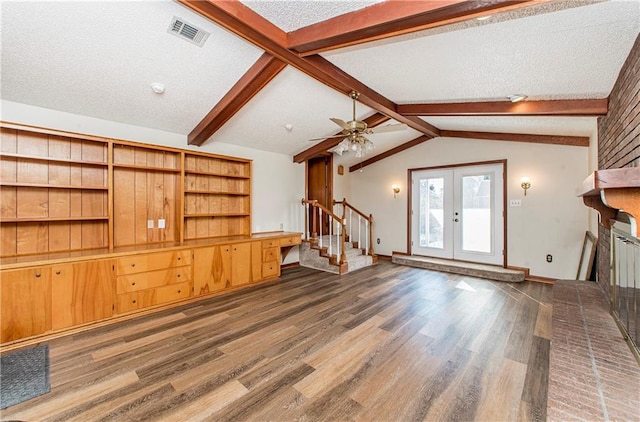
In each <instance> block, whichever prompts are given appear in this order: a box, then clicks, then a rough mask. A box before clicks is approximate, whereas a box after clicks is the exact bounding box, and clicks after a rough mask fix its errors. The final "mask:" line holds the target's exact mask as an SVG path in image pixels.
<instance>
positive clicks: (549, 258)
mask: <svg viewBox="0 0 640 422" xmlns="http://www.w3.org/2000/svg"><path fill="white" fill-rule="evenodd" d="M552 261H553V255H551V254H548V255H547V262H552Z"/></svg>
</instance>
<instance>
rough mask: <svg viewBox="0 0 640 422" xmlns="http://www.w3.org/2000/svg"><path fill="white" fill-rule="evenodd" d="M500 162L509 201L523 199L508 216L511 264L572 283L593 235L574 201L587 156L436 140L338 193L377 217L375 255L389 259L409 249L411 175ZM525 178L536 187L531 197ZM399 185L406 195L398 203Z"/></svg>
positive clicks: (356, 177) (558, 149) (372, 169)
mask: <svg viewBox="0 0 640 422" xmlns="http://www.w3.org/2000/svg"><path fill="white" fill-rule="evenodd" d="M496 159H506V160H507V200H509V199H522V206H521V207H509V206H507V209H506V210H507V213H508V214H507V216H508V225H507V235H508V240H507V248H508V264H509V265H512V266H518V267H526V268H530V269H531V273H532V274H533V275H537V276H543V277H550V278H561V279H573V278H575V276H576V270H577V267H578V260H579V255H580V250H581V247H582V240H583V238H584V233H585V231H586V230H587V229H588V227H589V211H588V209H587V207H585V206H584V205H583V203H582V200H581V199H580V198H578V197H576V195H577V194H578V192H579V190H580V189H579V188H580V186H581V183H582V181H583V179H584V178H585V177H586V176H587V175H588V174H589V171H590V169H589V161H590V160H589V159H590V154H589V148H584V147H570V146H559V145H541V144H529V143H522V142H503V141H480V140H470V139H452V138H437V139H433V140H430V141H428V142H425V143H423V144H420V145H418V146H416V147H413V148H411V149H409V150H406V151H404V152H402V153H399V154H396V155H394V156H391V157H389V158H386V159H384V160H382V161H379V162H377V163H375V164H373V165H371V166H368V167H365V168H364V169H363V171H362V172H359V171H356V172H353V173H348V176H346V177H347V178H348V184H349V187H347V188H344V187H343V188H341V189H342V190H343V191H346V192H349V193H350V194H349V196H348V198H349V199H350V201H351V202H353V204H354V205H355V206H356V207H358V208H360V209H362V210H363V211H365V212H367V213H372V214H373V216H374V219H375V223H374V241H375V240H376V239H377V238H380V241H381V242H380V244H379V245H378V244H375V246H376V252H378V253H380V254H385V255H391V254H392V252H393V251H402V252H405V251H406V249H407V248H406V244H407V229H406V227H407V199H408V196H407V191H408V188H407V169H409V168H418V167H429V166H437V165H448V164H458V163H469V162H480V161H489V160H496ZM523 175H527V176H529V177H530V178H531V183H532V187H531V189H530V190H529V191H528V193H527V196H526V197H525V196H523V191H522V189H521V188H520V177H521V176H523ZM343 177H344V176H343ZM394 183H395V184H399V185H400V187H401V189H402V191H401V193H400V194H399V195H398V198H397V199H394V198H393V193H392V191H391V185H392V184H394ZM547 254H551V255H552V256H553V262H552V263H547V262H546V255H547Z"/></svg>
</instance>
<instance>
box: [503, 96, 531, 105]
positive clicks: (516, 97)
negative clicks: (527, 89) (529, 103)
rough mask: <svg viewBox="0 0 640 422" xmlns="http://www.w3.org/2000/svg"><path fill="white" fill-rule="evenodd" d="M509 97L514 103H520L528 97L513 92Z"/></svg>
mask: <svg viewBox="0 0 640 422" xmlns="http://www.w3.org/2000/svg"><path fill="white" fill-rule="evenodd" d="M507 98H509V101H511V102H512V103H518V102H520V101H524V100H526V99H527V98H528V97H527V96H526V95H523V94H513V95H509V96H508V97H507Z"/></svg>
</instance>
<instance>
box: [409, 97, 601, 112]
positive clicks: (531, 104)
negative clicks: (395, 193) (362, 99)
mask: <svg viewBox="0 0 640 422" xmlns="http://www.w3.org/2000/svg"><path fill="white" fill-rule="evenodd" d="M607 110H608V99H607V98H601V99H591V100H545V101H521V102H517V103H512V102H510V101H488V102H469V103H429V104H399V105H398V108H397V111H398V113H400V114H403V115H405V116H604V115H606V114H607Z"/></svg>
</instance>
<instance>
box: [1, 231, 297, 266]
mask: <svg viewBox="0 0 640 422" xmlns="http://www.w3.org/2000/svg"><path fill="white" fill-rule="evenodd" d="M291 236H297V237H299V238H300V237H301V236H302V233H299V232H285V231H275V232H262V233H253V234H252V235H251V236H224V237H211V238H205V239H195V240H186V241H184V242H182V243H180V242H165V243H153V244H148V245H133V246H121V247H117V248H114V249H113V250H112V251H110V250H109V249H106V248H102V249H88V250H82V251H71V252H52V253H47V254H38V255H23V256H13V257H3V258H0V270H7V269H15V268H24V267H31V266H34V265H50V264H59V263H65V262H79V261H89V260H92V259H109V258H117V257H120V256H126V255H133V254H137V253H146V252H159V251H171V250H181V249H190V248H201V247H206V246H215V245H226V244H229V243H245V242H252V241H255V240H267V239H274V238H275V239H280V238H285V237H291Z"/></svg>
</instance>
